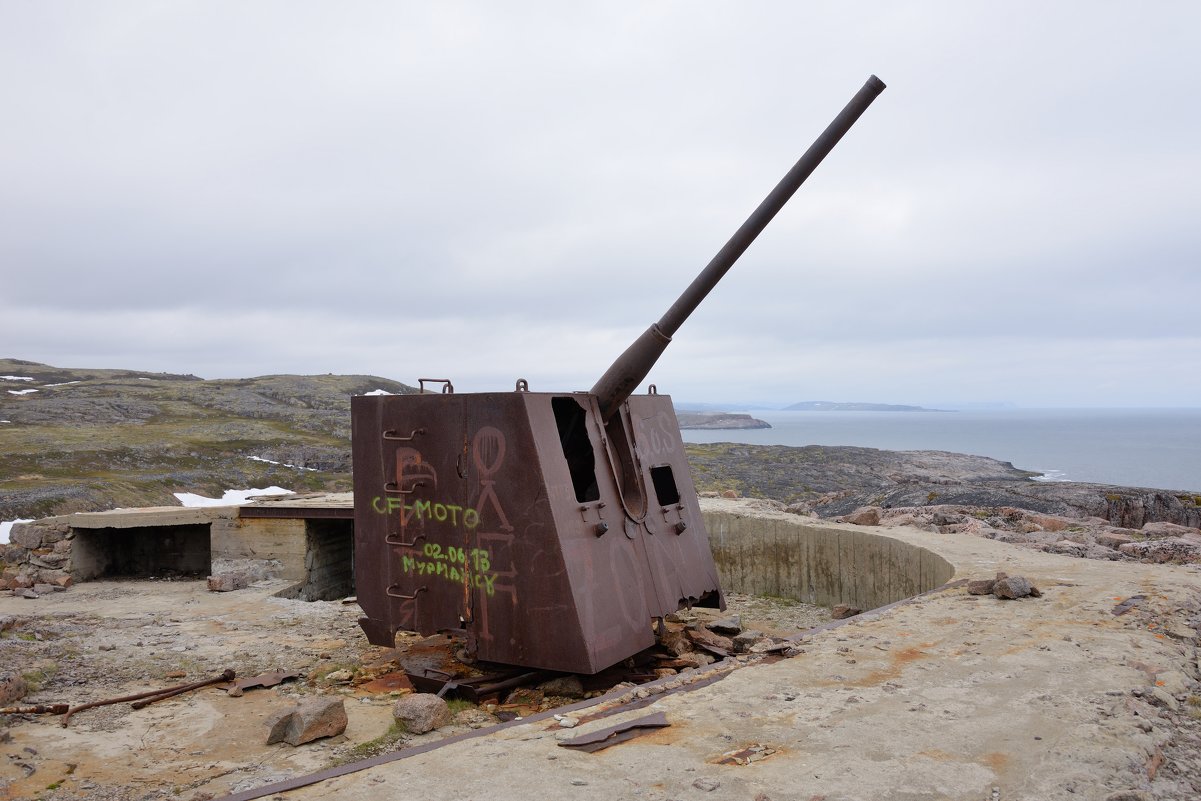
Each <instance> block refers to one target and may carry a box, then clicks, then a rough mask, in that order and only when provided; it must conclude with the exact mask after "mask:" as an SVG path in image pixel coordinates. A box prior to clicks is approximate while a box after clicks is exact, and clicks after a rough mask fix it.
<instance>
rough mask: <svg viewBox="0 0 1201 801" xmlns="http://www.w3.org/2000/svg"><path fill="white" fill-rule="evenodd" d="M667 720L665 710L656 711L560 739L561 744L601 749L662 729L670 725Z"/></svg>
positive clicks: (579, 748) (580, 748) (591, 749)
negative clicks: (567, 738)
mask: <svg viewBox="0 0 1201 801" xmlns="http://www.w3.org/2000/svg"><path fill="white" fill-rule="evenodd" d="M670 725H671V724H670V723H668V722H667V715H666V714H664V713H663V712H656V713H655V714H653V715H647V716H646V717H642V718H637V719H635V720H630V721H626V722H625V723H618V724H617V725H616V726H609V727H608V728H605V729H599V730H597V731H594V732H590V733H588V734H583V735H580V736H579V737H573V738H572V739H570V740H560V741H559V746H560V747H562V748H573V749H575V750H577V751H588V752H590V753H591V752H593V751H601V750H604V749H605V748H608V747H609V746H611V745H617V744H618V743H624V742H626V741H627V740H632V739H634V738H635V737H638V736H640V735H643V734H649V733H650V732H652V731H654V730H655V729H662V728H666V727H667V726H670Z"/></svg>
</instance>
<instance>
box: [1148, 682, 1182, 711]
mask: <svg viewBox="0 0 1201 801" xmlns="http://www.w3.org/2000/svg"><path fill="white" fill-rule="evenodd" d="M1151 697H1152V698H1153V699H1155V701H1156V702H1157V703H1158V704H1159V705H1160V706H1164V707H1167V708H1168V709H1170V710H1172V711H1173V712H1177V711H1179V710H1180V702H1179V701H1177V700H1176V699H1175V698H1174V697H1173V696H1172V694H1171V693H1169V692H1168V691H1167V690H1165V689H1164V688H1163V687H1153V688H1152V689H1151Z"/></svg>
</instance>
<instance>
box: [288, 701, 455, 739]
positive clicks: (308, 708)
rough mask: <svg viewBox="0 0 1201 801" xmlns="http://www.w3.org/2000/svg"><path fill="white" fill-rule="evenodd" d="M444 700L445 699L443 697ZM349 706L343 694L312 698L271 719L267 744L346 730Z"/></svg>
mask: <svg viewBox="0 0 1201 801" xmlns="http://www.w3.org/2000/svg"><path fill="white" fill-rule="evenodd" d="M439 700H441V699H439ZM346 723H347V720H346V707H345V706H344V704H343V702H342V699H341V698H310V699H306V700H304V701H301V702H300V703H299V704H297V705H296V706H295V707H293V708H292V709H289V710H287V711H285V712H282V713H280V714H278V715H276V716H275V717H274V718H273V719H272V720H271V721H270V722H269V723H268V726H269V728H270V731H269V733H268V734H267V745H273V744H275V743H278V742H285V743H287V744H288V745H303V744H304V743H309V742H312V741H313V740H318V739H320V738H322V737H333V736H335V735H338V734H341V733H342V732H344V731H346Z"/></svg>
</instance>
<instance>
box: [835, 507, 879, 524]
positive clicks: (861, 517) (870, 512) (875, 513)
mask: <svg viewBox="0 0 1201 801" xmlns="http://www.w3.org/2000/svg"><path fill="white" fill-rule="evenodd" d="M838 521H839V522H840V523H854V524H855V525H857V526H878V525H880V507H878V506H861V507H859V508H858V509H856V510H855V511H853V512H851V513H850V514H849V515H843V516H842V517H840V518H838Z"/></svg>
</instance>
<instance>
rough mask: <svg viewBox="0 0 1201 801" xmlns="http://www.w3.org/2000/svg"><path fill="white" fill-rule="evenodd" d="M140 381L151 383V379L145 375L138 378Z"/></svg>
mask: <svg viewBox="0 0 1201 801" xmlns="http://www.w3.org/2000/svg"><path fill="white" fill-rule="evenodd" d="M138 380H139V381H150V380H151V379H149V378H147V377H146V376H144V375H140V376H138Z"/></svg>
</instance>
